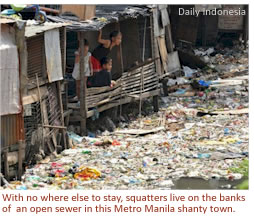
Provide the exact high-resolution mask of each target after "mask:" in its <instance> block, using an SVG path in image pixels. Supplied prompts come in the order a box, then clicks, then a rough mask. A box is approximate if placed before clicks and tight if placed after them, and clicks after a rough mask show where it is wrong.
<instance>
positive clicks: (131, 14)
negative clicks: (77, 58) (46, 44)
mask: <svg viewBox="0 0 254 216" xmlns="http://www.w3.org/2000/svg"><path fill="white" fill-rule="evenodd" d="M150 13H151V11H150V8H149V7H146V6H129V5H114V6H112V5H108V6H106V5H104V6H96V17H94V18H92V19H91V20H86V21H82V22H81V21H78V20H77V18H76V17H72V16H65V15H61V16H50V15H48V16H47V17H48V19H49V20H51V21H53V22H57V23H65V22H68V23H71V24H70V25H69V26H68V27H67V28H68V29H69V30H73V31H98V30H99V29H102V28H103V27H104V26H105V25H107V24H109V23H113V22H118V21H120V20H123V19H128V18H137V17H138V16H149V15H150Z"/></svg>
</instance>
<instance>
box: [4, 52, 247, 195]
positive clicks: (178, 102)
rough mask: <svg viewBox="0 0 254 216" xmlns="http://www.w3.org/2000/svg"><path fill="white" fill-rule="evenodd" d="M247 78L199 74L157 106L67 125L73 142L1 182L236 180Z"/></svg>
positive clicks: (25, 185) (139, 184)
mask: <svg viewBox="0 0 254 216" xmlns="http://www.w3.org/2000/svg"><path fill="white" fill-rule="evenodd" d="M217 55H218V54H217ZM217 55H215V56H214V58H215V60H216V61H217V64H218V61H221V60H218V59H220V56H217ZM223 59H224V60H223V61H224V62H227V63H228V64H231V62H230V61H229V62H228V60H226V59H227V58H225V57H223ZM236 61H238V62H239V61H243V58H239V59H238V60H236ZM223 64H224V63H223ZM225 65H227V64H226V63H225ZM247 79H248V78H246V77H245V76H238V77H234V78H233V79H232V78H230V79H228V80H227V79H220V78H219V77H218V79H217V80H211V81H209V80H205V79H204V80H202V81H200V80H201V79H200V80H199V81H200V82H198V83H199V84H200V85H203V86H204V85H207V86H206V88H205V89H204V90H195V94H194V95H192V96H183V95H182V94H181V93H180V94H178V95H175V96H174V95H170V96H168V97H161V100H160V103H161V106H160V107H161V109H160V111H159V112H158V113H154V114H152V115H148V116H145V117H139V118H137V119H135V120H133V121H132V122H131V123H130V124H128V125H126V124H125V125H124V126H123V127H122V128H117V129H116V130H115V131H114V132H112V133H110V132H107V131H106V132H103V133H102V135H101V136H99V137H97V138H96V137H80V136H78V135H76V134H74V133H73V132H69V133H68V135H69V138H70V139H71V140H72V141H73V148H71V149H67V150H64V151H63V152H62V153H61V154H59V155H57V156H56V158H54V159H51V160H50V159H48V158H45V159H44V160H43V161H41V162H40V163H38V164H37V165H36V166H34V167H33V168H31V169H27V170H26V172H25V174H24V175H23V177H22V181H21V182H18V181H16V182H11V183H10V184H8V185H5V188H7V189H20V190H26V189H171V188H172V187H173V186H174V184H175V182H176V181H177V180H178V179H181V178H202V179H205V180H209V179H215V180H221V179H223V180H229V181H233V180H239V179H241V178H242V177H243V174H242V173H241V172H240V171H239V172H233V171H232V168H233V167H239V166H240V164H241V163H242V161H243V160H246V159H247V158H248V155H249V149H248V142H249V128H248V121H249V117H248V101H249V98H248V89H246V85H247V83H246V82H245V81H246V80H247ZM184 84H186V83H184ZM235 170H237V169H235Z"/></svg>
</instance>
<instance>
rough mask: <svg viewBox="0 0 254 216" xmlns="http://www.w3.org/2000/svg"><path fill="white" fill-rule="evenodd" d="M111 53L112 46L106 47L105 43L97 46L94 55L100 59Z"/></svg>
mask: <svg viewBox="0 0 254 216" xmlns="http://www.w3.org/2000/svg"><path fill="white" fill-rule="evenodd" d="M109 53H110V48H105V47H104V46H103V44H100V45H99V46H97V47H96V48H95V49H94V51H93V52H92V56H93V57H94V58H96V59H97V60H98V61H100V60H101V59H102V58H103V57H107V56H108V54H109Z"/></svg>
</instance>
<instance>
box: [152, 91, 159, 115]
mask: <svg viewBox="0 0 254 216" xmlns="http://www.w3.org/2000/svg"><path fill="white" fill-rule="evenodd" d="M153 109H154V112H158V111H159V96H158V95H155V96H153Z"/></svg>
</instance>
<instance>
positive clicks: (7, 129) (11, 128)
mask: <svg viewBox="0 0 254 216" xmlns="http://www.w3.org/2000/svg"><path fill="white" fill-rule="evenodd" d="M19 140H25V134H24V119H23V116H22V113H20V114H14V115H4V116H1V145H2V146H1V147H9V146H11V145H15V144H17V143H18V141H19Z"/></svg>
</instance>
